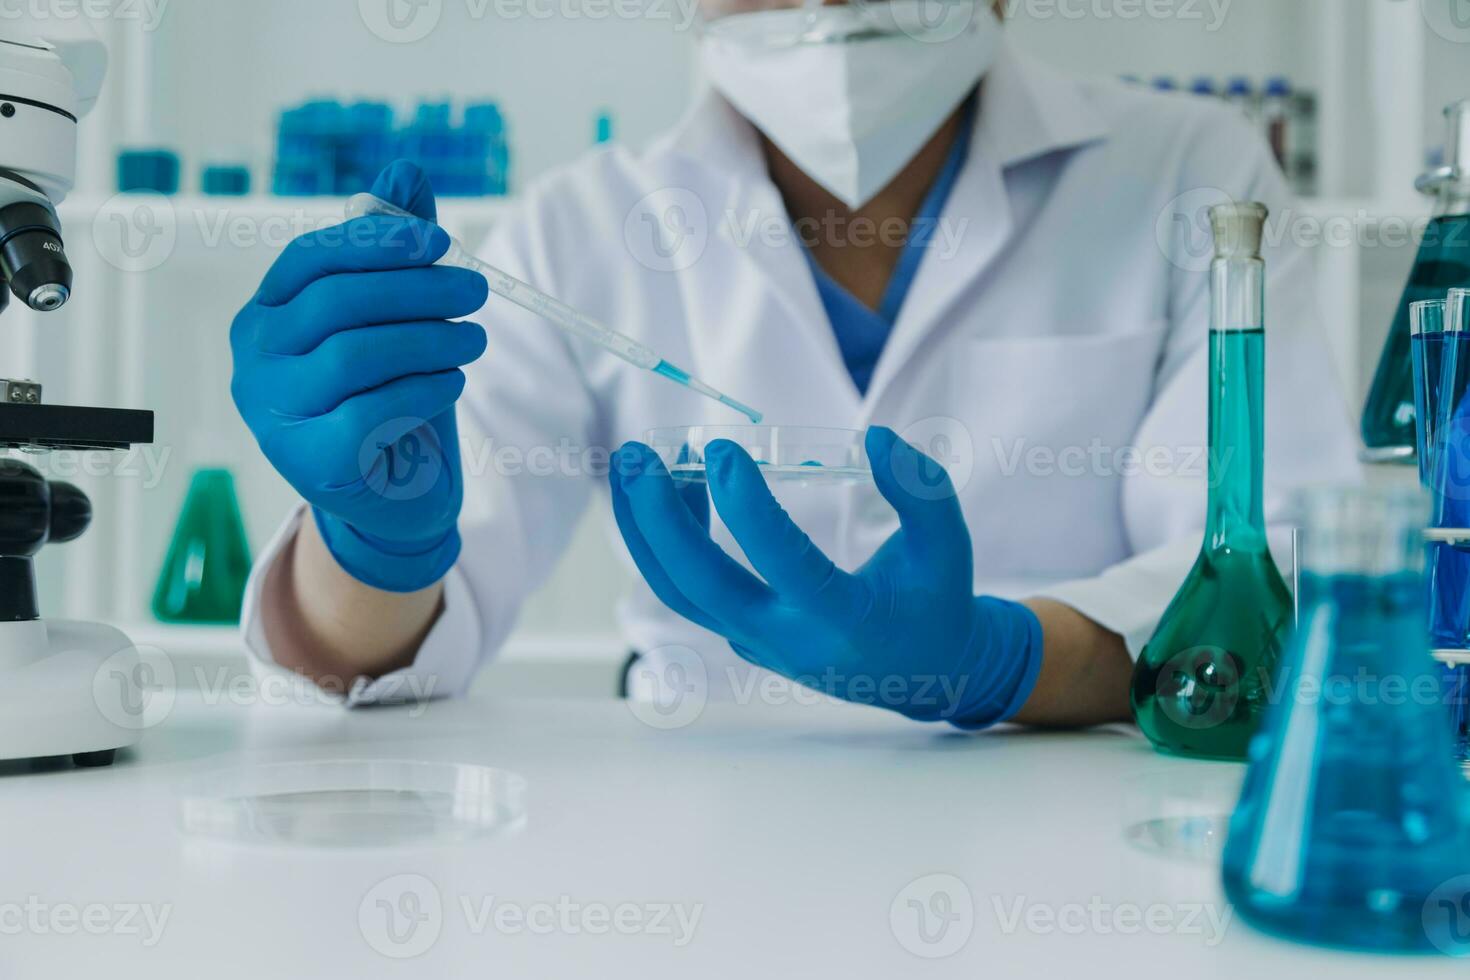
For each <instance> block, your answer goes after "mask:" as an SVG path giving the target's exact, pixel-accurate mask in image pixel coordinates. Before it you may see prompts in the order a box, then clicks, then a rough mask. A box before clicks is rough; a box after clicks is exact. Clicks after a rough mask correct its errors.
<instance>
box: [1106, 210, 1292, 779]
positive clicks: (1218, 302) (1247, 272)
mask: <svg viewBox="0 0 1470 980" xmlns="http://www.w3.org/2000/svg"><path fill="white" fill-rule="evenodd" d="M1210 220H1211V223H1212V224H1213V226H1214V232H1215V260H1214V263H1213V265H1212V266H1211V294H1212V298H1213V313H1212V320H1211V323H1210V382H1211V387H1210V458H1209V512H1208V516H1207V519H1206V520H1207V523H1206V525H1205V539H1204V545H1203V546H1202V547H1201V549H1200V554H1199V558H1198V559H1197V560H1196V562H1195V565H1194V568H1193V570H1192V571H1190V573H1189V577H1188V578H1186V579H1185V581H1184V584H1183V585H1182V586H1181V587H1180V589H1179V591H1178V593H1176V594H1175V596H1174V601H1173V602H1171V603H1170V604H1169V608H1168V609H1166V610H1165V611H1164V616H1163V619H1162V620H1160V622H1159V627H1158V629H1157V630H1156V631H1155V632H1154V635H1153V638H1152V639H1150V640H1149V642H1148V646H1146V647H1144V650H1143V653H1142V654H1141V655H1140V656H1139V658H1138V665H1137V667H1136V668H1135V669H1134V672H1133V688H1132V701H1133V711H1134V715H1135V717H1136V718H1137V719H1138V727H1139V728H1141V729H1142V730H1143V733H1144V734H1145V735H1147V736H1148V738H1149V740H1150V741H1152V742H1153V743H1154V745H1155V746H1157V747H1158V748H1160V749H1163V750H1166V751H1169V752H1175V753H1179V754H1182V755H1192V756H1202V757H1207V758H1226V759H1244V758H1245V755H1246V750H1247V748H1248V747H1249V745H1250V739H1251V736H1252V735H1254V734H1255V731H1256V727H1257V725H1258V724H1259V722H1260V717H1261V714H1262V712H1263V710H1264V707H1265V703H1266V691H1267V688H1268V686H1269V684H1270V681H1271V677H1272V675H1273V674H1274V672H1275V669H1276V663H1277V659H1278V657H1279V655H1280V651H1281V644H1282V641H1283V639H1284V635H1285V633H1286V631H1287V629H1288V628H1289V627H1290V625H1291V614H1292V603H1291V593H1290V591H1289V590H1288V589H1287V587H1286V582H1285V581H1283V580H1282V578H1281V573H1280V572H1279V571H1277V569H1276V564H1275V562H1273V561H1272V560H1271V551H1270V548H1269V547H1268V545H1267V541H1266V522H1265V516H1264V510H1263V506H1262V503H1261V493H1262V490H1261V487H1262V470H1263V467H1264V458H1263V447H1262V440H1263V426H1262V405H1263V401H1264V395H1263V392H1262V386H1263V384H1264V376H1265V330H1264V323H1265V318H1264V313H1263V307H1264V302H1265V288H1264V284H1265V265H1264V263H1263V262H1262V261H1261V255H1260V247H1261V234H1262V231H1263V227H1264V224H1265V220H1266V208H1265V207H1264V206H1262V205H1260V204H1230V205H1224V206H1222V207H1217V208H1214V209H1213V210H1212V211H1211V212H1210Z"/></svg>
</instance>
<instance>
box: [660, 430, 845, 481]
mask: <svg viewBox="0 0 1470 980" xmlns="http://www.w3.org/2000/svg"><path fill="white" fill-rule="evenodd" d="M720 439H726V440H729V441H730V442H733V443H735V444H736V445H737V446H740V447H741V448H743V449H744V450H745V451H746V452H748V453H750V456H751V458H752V459H754V460H755V462H756V465H757V466H759V467H760V468H761V471H762V472H763V473H764V474H765V476H766V479H767V480H768V481H771V482H773V483H775V482H782V483H824V484H826V483H858V482H863V483H869V482H872V479H873V470H872V467H871V466H870V465H869V464H868V452H867V449H866V447H865V444H864V440H865V439H866V434H865V433H862V432H858V431H857V430H855V429H827V428H818V427H812V426H785V425H691V426H680V427H674V428H667V429H653V430H652V431H650V432H649V433H648V445H649V446H650V447H651V448H652V449H653V451H654V452H656V453H657V454H658V456H659V459H661V460H663V463H664V465H665V466H667V467H668V468H669V472H670V473H672V474H673V475H674V476H675V477H676V478H682V479H685V480H697V481H702V480H704V479H705V478H706V474H705V450H706V449H707V448H708V447H709V445H710V443H712V442H715V441H717V440H720Z"/></svg>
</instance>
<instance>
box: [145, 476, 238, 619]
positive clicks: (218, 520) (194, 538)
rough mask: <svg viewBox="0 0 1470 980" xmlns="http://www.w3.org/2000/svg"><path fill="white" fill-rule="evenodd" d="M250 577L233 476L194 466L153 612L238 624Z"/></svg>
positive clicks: (165, 561)
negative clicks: (195, 470)
mask: <svg viewBox="0 0 1470 980" xmlns="http://www.w3.org/2000/svg"><path fill="white" fill-rule="evenodd" d="M249 577H250V545H249V543H248V541H247V539H246V536H245V524H244V521H243V520H241V517H240V505H239V502H238V500H237V499H236V497H235V480H234V477H233V476H231V475H230V471H229V470H218V469H210V470H199V471H198V472H196V473H195V474H194V478H193V480H191V481H190V483H189V494H188V496H187V497H186V498H185V499H184V509H183V513H181V514H180V515H179V523H178V526H177V527H176V528H175V530H174V536H173V540H172V541H171V542H170V543H169V547H168V554H167V556H166V557H165V558H164V561H163V571H162V572H160V573H159V576H158V586H157V588H156V589H155V590H154V592H153V614H154V615H155V616H157V617H158V618H159V619H160V620H163V621H164V622H167V623H238V622H239V621H240V605H241V602H242V600H243V599H244V596H245V582H246V580H247V579H248V578H249Z"/></svg>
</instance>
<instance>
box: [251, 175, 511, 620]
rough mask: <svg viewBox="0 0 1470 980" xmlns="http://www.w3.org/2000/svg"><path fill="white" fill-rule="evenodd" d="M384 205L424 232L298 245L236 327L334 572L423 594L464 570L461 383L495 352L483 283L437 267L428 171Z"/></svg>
mask: <svg viewBox="0 0 1470 980" xmlns="http://www.w3.org/2000/svg"><path fill="white" fill-rule="evenodd" d="M373 193H374V194H377V195H378V196H379V197H382V198H384V199H385V200H388V201H391V202H393V203H395V204H397V205H399V206H400V207H403V208H406V209H408V210H409V211H412V212H413V213H414V214H415V215H416V216H417V217H418V218H421V219H423V220H422V221H418V220H413V221H411V220H408V219H402V218H386V217H371V218H360V219H357V220H355V221H352V222H349V223H347V224H345V225H342V226H339V227H334V228H328V229H325V230H323V231H319V232H316V233H313V234H309V235H305V236H303V237H301V238H298V239H297V240H296V241H294V242H292V243H291V245H290V246H288V247H287V248H286V250H285V252H284V253H283V254H282V255H281V257H280V259H279V260H277V262H276V264H275V265H274V267H272V268H271V270H270V272H269V273H268V274H267V275H266V277H265V281H264V282H263V283H262V284H261V287H260V291H259V292H257V293H256V294H255V297H254V298H253V299H252V300H251V301H250V303H249V305H247V306H246V307H245V308H244V309H243V310H241V311H240V314H239V316H237V317H236V318H235V323H234V326H233V327H232V328H231V330H230V345H231V347H232V348H233V351H234V357H235V375H234V380H233V382H232V384H231V391H232V393H233V395H234V398H235V405H236V407H237V408H238V409H239V411H240V415H241V416H242V417H243V418H244V419H245V424H246V425H248V426H249V427H250V431H251V432H252V433H254V435H255V438H256V441H257V442H259V443H260V448H261V449H262V450H263V451H264V453H265V455H266V458H268V459H269V460H270V461H271V464H272V465H273V466H275V468H276V469H277V470H279V471H280V473H281V475H282V476H283V477H285V478H286V480H287V482H289V483H290V484H291V486H293V487H294V488H295V489H296V492H297V493H299V494H301V496H302V497H303V498H304V499H305V500H306V501H307V502H308V503H309V504H311V506H312V510H313V513H314V514H315V516H316V521H317V526H318V527H319V528H320V529H321V532H322V538H323V539H324V540H325V541H326V544H327V547H328V548H329V549H330V550H331V552H332V555H333V556H334V557H335V558H336V559H337V562H338V563H339V564H340V565H341V566H342V567H343V568H344V569H345V570H346V571H347V572H348V573H350V574H351V575H352V576H354V577H355V578H357V579H358V580H359V581H362V582H364V583H366V584H368V585H371V586H374V587H376V588H379V589H384V590H387V591H391V592H413V591H417V590H419V589H423V588H427V587H428V586H430V585H432V584H434V583H435V582H437V581H439V580H440V579H441V578H443V577H444V575H445V574H446V573H447V572H448V571H449V568H450V566H451V565H453V564H454V561H455V559H456V558H457V557H458V555H459V547H460V539H459V530H458V519H459V510H460V504H461V502H462V499H463V494H464V487H463V482H462V478H461V468H460V456H459V435H458V430H457V428H456V426H455V418H454V404H455V402H456V401H457V400H458V399H459V396H460V393H461V392H462V391H463V390H464V384H465V378H464V374H463V372H461V371H460V370H459V368H460V367H462V366H463V365H466V364H469V363H470V362H472V361H474V360H475V359H476V358H478V357H479V356H480V355H481V354H483V353H484V351H485V343H486V339H485V331H484V329H483V328H482V327H480V326H479V325H478V324H474V323H466V322H451V321H452V320H454V319H455V318H456V317H464V316H469V315H470V314H472V313H474V312H476V311H477V310H479V309H480V308H481V307H482V306H484V304H485V301H486V299H487V298H488V296H489V290H488V287H487V285H486V283H485V279H484V277H482V276H480V275H479V274H478V273H474V272H467V271H465V270H462V269H452V268H438V267H434V263H435V262H436V261H437V260H438V259H440V258H441V257H442V256H443V255H444V253H445V252H447V251H448V250H449V244H450V239H449V235H448V234H447V233H445V232H444V230H443V229H441V228H439V227H437V226H436V225H434V224H433V223H432V222H433V221H434V218H435V207H434V195H433V191H432V190H431V189H430V187H429V183H428V181H427V180H426V179H425V178H424V175H423V174H422V173H421V172H420V171H419V169H418V168H417V167H414V166H412V165H411V164H407V163H397V164H394V165H393V166H392V167H390V168H388V170H386V171H384V173H383V174H382V176H380V177H379V178H378V181H377V184H376V185H375V186H374V187H373Z"/></svg>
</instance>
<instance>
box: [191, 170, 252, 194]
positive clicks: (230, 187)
mask: <svg viewBox="0 0 1470 980" xmlns="http://www.w3.org/2000/svg"><path fill="white" fill-rule="evenodd" d="M199 189H200V190H201V191H202V192H203V193H204V194H206V195H207V196H209V197H245V196H246V195H247V194H249V193H250V168H249V167H247V166H244V165H243V164H213V165H211V166H208V167H205V168H204V171H203V172H202V173H201V174H200V175H199Z"/></svg>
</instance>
